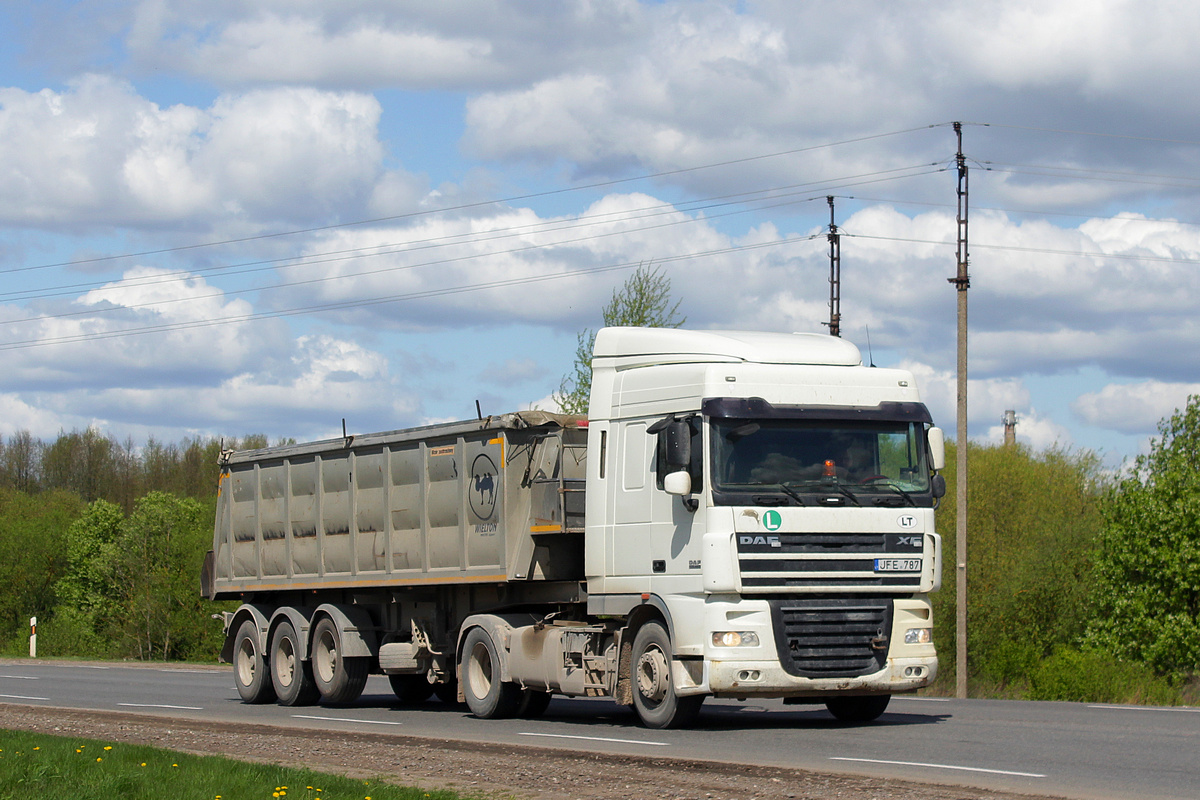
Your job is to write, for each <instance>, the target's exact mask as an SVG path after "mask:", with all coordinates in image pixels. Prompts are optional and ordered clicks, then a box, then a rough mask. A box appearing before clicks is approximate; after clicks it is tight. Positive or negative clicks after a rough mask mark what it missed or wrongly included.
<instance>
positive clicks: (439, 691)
mask: <svg viewBox="0 0 1200 800" xmlns="http://www.w3.org/2000/svg"><path fill="white" fill-rule="evenodd" d="M433 696H434V697H436V698H437V699H438V700H441V701H442V702H443V703H445V704H446V705H448V706H461V705H462V704H463V703H462V701H461V700H459V699H458V681H447V682H446V683H437V684H434V686H433Z"/></svg>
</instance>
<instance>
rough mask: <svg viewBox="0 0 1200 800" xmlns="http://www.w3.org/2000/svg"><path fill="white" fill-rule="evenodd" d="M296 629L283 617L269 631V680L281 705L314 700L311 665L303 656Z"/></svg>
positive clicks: (308, 703)
mask: <svg viewBox="0 0 1200 800" xmlns="http://www.w3.org/2000/svg"><path fill="white" fill-rule="evenodd" d="M303 652H304V651H303V649H301V646H300V639H299V637H297V636H296V629H295V627H293V625H292V623H290V622H287V621H286V620H285V621H283V622H280V623H279V626H278V627H276V628H275V633H273V634H271V683H272V685H273V686H274V687H275V695H276V696H277V697H278V698H279V704H280V705H282V706H311V705H312V704H313V703H315V702H317V685H316V684H315V683H313V676H312V666H311V665H310V664H309V663H308V662H306V661H304V660H303Z"/></svg>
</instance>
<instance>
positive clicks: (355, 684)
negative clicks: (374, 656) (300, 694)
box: [312, 617, 369, 705]
mask: <svg viewBox="0 0 1200 800" xmlns="http://www.w3.org/2000/svg"><path fill="white" fill-rule="evenodd" d="M312 640H313V646H312V648H313V650H312V672H313V679H314V680H315V681H316V683H317V689H318V690H320V692H321V699H322V700H324V701H325V702H327V703H334V704H336V705H343V704H346V703H353V702H354V701H355V700H357V699H358V697H359V695H361V694H362V691H363V687H365V686H366V685H367V669H368V667H369V663H368V662H369V659H367V658H363V657H358V658H345V657H344V656H343V655H342V634H341V632H340V631H339V630H338V628H337V625H336V624H334V622H333V620H331V619H330V618H329V617H322V618H321V621H320V622H318V623H317V624H316V625H315V626H314V627H313V634H312Z"/></svg>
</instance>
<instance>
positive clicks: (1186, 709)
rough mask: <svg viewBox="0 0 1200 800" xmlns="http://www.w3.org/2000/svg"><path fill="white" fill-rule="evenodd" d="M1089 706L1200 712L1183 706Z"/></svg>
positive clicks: (1114, 709)
mask: <svg viewBox="0 0 1200 800" xmlns="http://www.w3.org/2000/svg"><path fill="white" fill-rule="evenodd" d="M1088 708H1103V709H1107V710H1109V711H1186V712H1188V713H1191V714H1200V708H1189V707H1181V706H1109V705H1101V704H1099V703H1096V704H1093V705H1089V706H1088Z"/></svg>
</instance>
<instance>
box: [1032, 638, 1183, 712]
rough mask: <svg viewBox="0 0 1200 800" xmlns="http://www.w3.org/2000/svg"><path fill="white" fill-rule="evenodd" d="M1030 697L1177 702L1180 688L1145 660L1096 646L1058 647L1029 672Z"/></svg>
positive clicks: (1096, 701) (1128, 701)
mask: <svg viewBox="0 0 1200 800" xmlns="http://www.w3.org/2000/svg"><path fill="white" fill-rule="evenodd" d="M1029 684H1030V686H1029V699H1030V700H1065V701H1070V702H1077V703H1138V704H1144V705H1167V706H1169V705H1175V704H1177V703H1178V702H1179V691H1178V690H1177V689H1176V688H1175V687H1174V686H1172V685H1171V683H1170V681H1168V680H1167V679H1165V678H1161V677H1159V676H1157V675H1155V674H1154V671H1153V670H1151V669H1150V668H1149V667H1147V666H1145V665H1144V664H1137V663H1132V662H1128V661H1117V660H1116V659H1115V658H1114V657H1113V656H1111V655H1108V654H1107V653H1102V652H1100V651H1096V650H1087V651H1080V650H1075V649H1073V648H1069V647H1060V648H1057V649H1056V650H1055V651H1054V653H1053V654H1052V655H1051V656H1050V657H1049V658H1047V659H1045V660H1043V661H1042V662H1041V663H1040V664H1038V665H1037V667H1036V668H1035V669H1034V670H1033V672H1032V673H1031V674H1030V676H1029Z"/></svg>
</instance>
